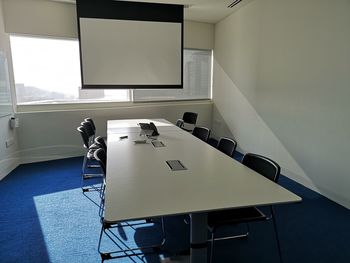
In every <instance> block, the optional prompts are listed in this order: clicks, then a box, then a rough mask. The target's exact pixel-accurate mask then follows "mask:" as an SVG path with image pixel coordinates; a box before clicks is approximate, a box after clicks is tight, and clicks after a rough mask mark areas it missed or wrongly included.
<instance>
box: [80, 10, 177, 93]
mask: <svg viewBox="0 0 350 263" xmlns="http://www.w3.org/2000/svg"><path fill="white" fill-rule="evenodd" d="M79 24H80V49H81V66H82V75H83V84H84V85H92V86H96V85H107V86H132V85H136V86H139V85H140V86H155V87H156V86H167V85H169V86H171V85H182V24H181V23H172V22H161V21H135V20H116V19H98V18H84V17H80V18H79ZM126 88H127V87H126ZM148 88H149V87H148Z"/></svg>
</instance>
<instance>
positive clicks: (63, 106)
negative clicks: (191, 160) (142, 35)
mask: <svg viewBox="0 0 350 263" xmlns="http://www.w3.org/2000/svg"><path fill="white" fill-rule="evenodd" d="M10 36H19V37H30V38H39V39H40V38H41V39H55V40H71V41H78V39H77V38H74V37H60V36H41V35H32V34H18V33H11V34H9V38H8V42H9V44H8V46H9V50H10V52H9V53H10V54H9V70H10V78H11V82H12V85H11V96H12V102H13V108H14V111H15V112H18V113H26V112H50V111H64V110H84V109H107V108H118V107H132V106H137V105H142V104H147V105H174V104H181V102H184V103H187V102H190V101H191V102H194V103H202V102H212V98H213V66H214V65H213V63H214V52H213V49H199V48H198V49H197V48H184V49H187V50H203V51H211V77H210V78H211V81H210V82H211V83H210V97H209V98H202V99H191V98H189V99H172V100H161V99H160V100H149V101H137V100H136V101H134V94H133V92H134V90H132V89H129V90H128V93H129V94H128V95H129V101H113V100H101V101H98V100H96V101H84V100H82V101H80V102H79V101H71V102H69V101H67V102H52V103H32V104H30V103H28V104H18V102H17V91H16V85H15V77H14V68H13V60H12V49H11V43H10Z"/></svg>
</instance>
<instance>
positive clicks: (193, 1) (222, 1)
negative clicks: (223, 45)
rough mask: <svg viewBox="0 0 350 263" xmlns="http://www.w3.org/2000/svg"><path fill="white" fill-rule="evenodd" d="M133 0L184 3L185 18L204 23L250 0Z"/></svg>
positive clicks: (66, 0) (232, 10) (67, 0)
mask: <svg viewBox="0 0 350 263" xmlns="http://www.w3.org/2000/svg"><path fill="white" fill-rule="evenodd" d="M51 1H57V2H70V3H74V2H75V1H74V0H51ZM128 1H133V2H151V3H166V4H181V5H185V13H184V15H185V20H192V21H198V22H206V23H213V24H215V23H217V22H219V21H220V20H222V19H223V18H225V17H226V16H228V15H229V14H231V13H232V12H234V11H235V10H237V9H238V8H240V7H241V6H243V5H245V4H246V3H248V2H250V1H252V0H242V1H241V2H240V3H238V4H237V5H235V6H234V7H233V8H228V6H229V5H230V4H231V3H232V2H235V0H128Z"/></svg>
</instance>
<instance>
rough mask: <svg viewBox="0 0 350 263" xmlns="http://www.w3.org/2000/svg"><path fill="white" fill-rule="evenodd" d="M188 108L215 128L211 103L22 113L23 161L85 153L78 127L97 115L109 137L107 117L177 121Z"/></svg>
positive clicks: (200, 122) (200, 121) (101, 129)
mask: <svg viewBox="0 0 350 263" xmlns="http://www.w3.org/2000/svg"><path fill="white" fill-rule="evenodd" d="M185 111H194V112H197V113H198V120H197V123H198V125H203V126H207V127H211V113H212V103H211V102H197V103H195V102H183V103H167V104H165V103H154V104H152V103H144V104H136V105H132V106H125V107H114V108H100V109H91V108H90V109H86V110H81V109H80V110H65V111H51V112H29V113H18V114H17V116H18V118H19V120H20V123H21V127H20V128H19V129H18V131H19V143H20V149H21V150H20V153H21V158H22V162H23V163H26V162H34V161H41V160H49V159H58V158H65V157H71V156H79V155H82V153H83V148H82V139H81V137H80V134H79V133H78V132H77V130H76V128H77V127H78V126H79V125H80V123H81V122H82V121H83V119H84V118H86V117H91V118H93V120H94V122H95V123H96V126H97V133H98V135H101V136H106V124H107V120H112V119H131V118H165V119H167V120H169V121H171V122H173V123H175V122H176V120H177V119H178V118H181V117H182V114H183V112H185Z"/></svg>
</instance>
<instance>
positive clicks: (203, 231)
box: [191, 213, 208, 263]
mask: <svg viewBox="0 0 350 263" xmlns="http://www.w3.org/2000/svg"><path fill="white" fill-rule="evenodd" d="M207 221H208V214H207V213H193V214H191V263H204V262H207V247H208V244H207V239H208V231H207Z"/></svg>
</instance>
